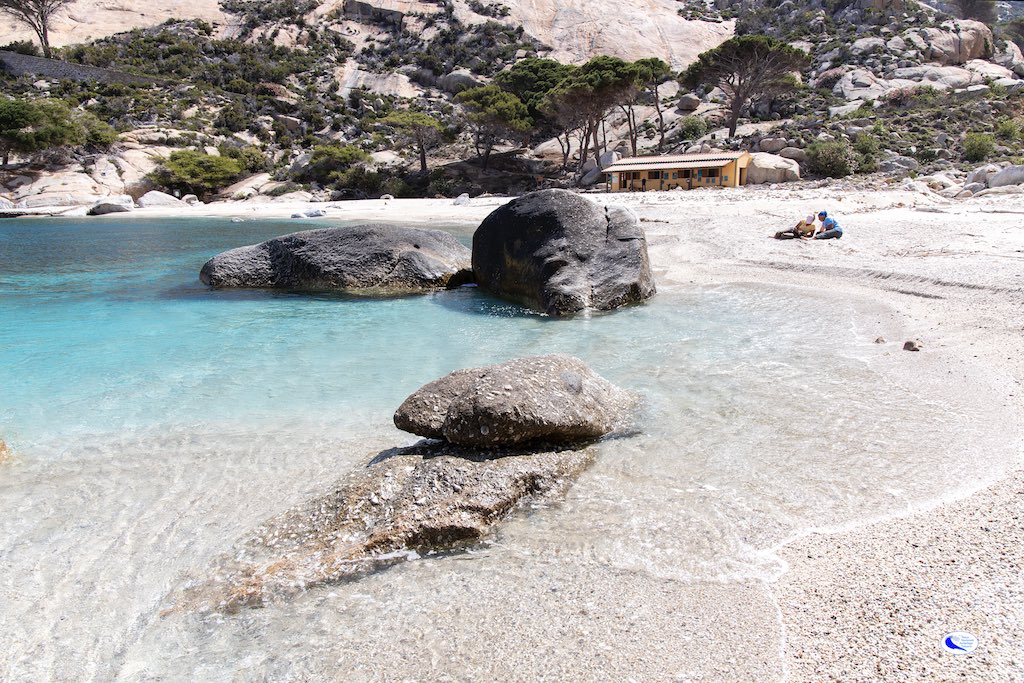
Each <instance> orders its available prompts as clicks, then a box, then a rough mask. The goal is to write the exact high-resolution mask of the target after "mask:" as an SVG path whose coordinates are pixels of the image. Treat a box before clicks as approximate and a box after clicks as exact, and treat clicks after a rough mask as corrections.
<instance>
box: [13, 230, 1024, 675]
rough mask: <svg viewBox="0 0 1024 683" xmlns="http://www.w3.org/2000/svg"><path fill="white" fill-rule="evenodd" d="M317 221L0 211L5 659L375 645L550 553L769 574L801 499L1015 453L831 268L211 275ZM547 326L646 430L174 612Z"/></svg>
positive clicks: (62, 665) (586, 571)
mask: <svg viewBox="0 0 1024 683" xmlns="http://www.w3.org/2000/svg"><path fill="white" fill-rule="evenodd" d="M314 225H318V224H317V223H313V222H307V221H304V222H301V223H299V222H296V221H265V222H259V221H250V222H245V223H231V222H230V221H227V220H217V219H189V220H170V219H168V220H147V221H144V222H142V221H133V220H131V219H128V220H125V219H120V220H119V219H70V220H31V221H28V220H18V221H4V222H0V438H2V439H5V440H6V441H7V442H8V443H9V444H10V445H11V446H12V447H13V449H14V452H15V454H16V460H15V462H14V463H9V464H8V465H5V466H3V467H4V469H3V470H0V509H4V510H8V511H16V514H7V515H3V516H0V648H2V649H3V650H4V651H5V652H8V653H11V654H10V656H9V658H8V660H7V661H6V662H5V663H2V664H0V679H3V680H39V679H41V678H55V679H60V680H111V679H113V678H116V677H117V676H118V675H121V676H122V677H123V678H125V679H127V680H143V679H145V677H144V676H143V677H141V678H140V677H135V676H133V675H131V674H132V672H135V673H138V672H139V671H143V670H148V668H151V667H156V669H158V670H161V671H163V677H162V678H161V676H160V675H156V677H157V678H158V679H161V680H178V679H180V677H181V676H182V673H181V672H182V671H188V672H192V673H193V674H195V675H197V676H198V675H199V674H197V673H196V672H202V675H201V676H199V678H205V679H207V680H225V679H227V678H229V677H230V675H231V673H232V672H233V671H236V670H237V668H238V667H239V666H242V665H241V664H240V663H239V661H236V660H235V659H232V655H231V654H230V653H232V652H242V651H246V652H248V654H246V658H247V659H246V662H248V663H249V664H252V666H254V667H256V669H258V670H259V671H264V672H266V671H285V672H289V674H288V675H291V676H300V678H301V675H306V674H309V675H313V676H314V677H316V676H318V675H321V674H323V672H325V671H328V670H331V671H333V670H334V669H331V666H333V665H332V664H331V661H334V660H331V661H328V659H325V657H326V655H324V652H327V651H331V652H333V654H332V655H331V657H336V658H340V659H339V660H338V661H340V660H342V659H344V658H345V657H348V656H350V655H352V653H353V652H367V651H368V650H367V649H366V642H365V638H364V636H363V635H362V634H364V633H368V631H367V630H366V626H367V623H368V622H367V620H371V622H372V620H373V615H374V614H375V613H376V612H378V611H379V613H381V614H390V613H393V612H394V611H396V610H401V609H403V607H402V605H403V604H409V603H411V602H416V601H417V600H419V601H420V602H422V603H425V604H426V603H431V602H432V594H431V591H434V590H440V589H439V588H438V586H441V587H451V589H452V591H454V593H453V594H451V595H448V596H447V597H446V600H447V601H448V602H447V603H446V605H447V607H446V609H455V610H457V609H459V608H460V607H459V606H460V605H461V606H462V607H463V608H464V609H465V612H464V613H465V614H470V613H472V611H473V610H472V604H473V601H474V600H476V599H482V597H481V596H483V595H485V594H486V592H487V591H488V590H490V588H489V587H491V586H492V585H494V584H493V581H494V580H495V577H501V582H502V585H505V584H508V586H509V588H508V590H514V587H515V586H520V588H521V590H522V591H524V595H523V598H522V599H523V600H531V599H533V598H531V597H530V594H529V592H530V591H532V590H538V591H545V592H544V593H543V595H540V596H537V599H538V600H541V601H543V600H547V599H548V598H547V597H545V596H547V593H546V591H548V590H549V589H548V588H547V587H544V586H541V585H539V583H538V576H552V577H557V582H558V583H559V584H560V585H565V584H572V582H573V581H574V580H575V579H574V578H573V577H575V576H582V575H594V574H595V572H596V573H597V574H599V576H600V580H601V581H602V582H605V584H602V585H610V586H614V585H616V582H618V581H623V582H626V583H627V584H629V585H638V584H637V583H636V582H648V581H652V580H659V581H660V580H668V581H682V582H692V581H701V580H708V581H739V582H742V581H746V580H749V579H751V578H757V577H765V576H771V575H774V574H775V573H777V572H778V571H779V565H778V562H777V561H776V560H775V558H774V557H773V555H772V554H771V552H770V551H769V549H770V548H771V546H772V545H774V544H776V543H778V542H779V541H780V540H782V539H784V538H786V537H787V536H790V535H792V534H794V533H797V532H799V531H800V530H801V529H805V528H808V527H812V526H819V525H829V524H843V523H847V522H850V521H853V520H856V519H858V518H862V517H865V516H871V515H879V514H885V513H887V512H892V511H898V510H902V509H905V508H906V507H907V506H910V505H913V504H915V503H917V502H920V501H923V500H927V499H928V498H930V497H934V496H937V495H940V494H942V493H944V492H946V491H948V490H950V489H951V488H955V487H957V486H964V485H970V483H971V480H970V476H973V475H977V477H981V476H982V473H984V472H985V471H986V469H987V466H988V465H991V466H992V467H997V466H999V465H1000V463H1002V462H1003V461H1005V460H1007V459H1008V457H1007V456H1006V452H1007V451H1006V450H1004V449H1003V448H1002V446H1003V443H1002V441H1000V439H1003V438H1004V437H1005V439H1009V438H1011V437H1010V435H1000V433H999V431H998V430H993V429H992V428H991V427H992V424H993V423H994V422H996V421H998V420H999V419H1000V416H999V415H996V414H993V413H992V411H991V409H990V406H988V405H986V404H985V403H983V402H981V403H979V402H977V401H976V400H974V399H973V397H968V396H963V397H961V396H958V395H957V394H956V392H955V391H950V390H949V386H948V381H949V380H948V378H947V375H946V373H945V371H944V370H942V369H938V370H936V369H931V370H927V369H925V368H926V366H925V365H923V364H922V365H921V366H920V368H919V369H916V370H915V372H914V373H909V374H908V373H906V372H904V370H905V368H904V367H903V365H904V364H905V363H907V362H909V359H911V358H913V357H915V356H917V354H902V352H899V351H896V352H894V351H893V345H891V344H890V345H885V346H880V345H877V344H874V343H873V340H874V339H875V338H876V337H877V336H878V335H879V334H880V333H882V334H887V335H891V330H889V329H886V325H887V324H888V323H886V322H884V321H885V320H886V314H885V312H884V311H882V310H879V309H877V308H874V307H872V306H871V305H869V304H864V303H859V302H857V301H853V300H839V299H835V298H830V297H829V296H828V295H827V294H812V293H808V292H804V291H799V290H784V289H776V288H766V287H761V286H757V285H750V286H724V287H703V288H701V287H684V286H682V285H676V286H667V285H664V283H660V284H659V287H660V291H659V293H658V295H657V296H656V297H655V298H654V299H652V300H651V301H650V302H649V303H647V304H646V305H643V306H638V307H634V308H629V309H625V310H621V311H618V312H615V313H614V314H610V315H594V316H591V317H580V318H575V319H572V320H551V319H549V318H546V317H544V316H539V315H535V314H531V313H528V312H525V311H523V310H522V309H519V308H518V307H515V306H512V305H509V304H506V303H503V302H500V301H497V300H494V299H492V298H489V297H487V296H485V295H483V294H482V293H481V292H479V291H478V290H476V289H475V288H463V289H460V290H458V291H454V292H440V293H436V294H430V295H424V296H414V297H404V298H393V299H368V298H359V297H341V296H327V295H321V296H312V295H308V294H294V293H287V292H231V291H211V290H208V289H207V288H206V287H204V286H203V285H202V284H201V283H200V282H199V280H198V273H199V268H200V267H201V266H202V264H203V263H204V261H205V260H206V259H208V258H209V257H211V256H213V255H214V254H216V253H218V252H219V251H222V250H224V249H228V248H232V247H235V246H239V245H242V244H251V243H254V242H258V241H262V240H264V239H267V238H269V237H272V236H275V235H279V234H283V233H286V232H291V231H293V230H297V229H299V228H308V227H312V226H314ZM451 230H452V231H453V232H454V233H455V234H456V235H457V236H459V237H460V238H461V239H463V240H465V241H466V242H467V243H468V242H469V239H470V233H471V231H470V230H468V229H465V228H458V227H452V228H451ZM655 256H656V253H655ZM655 265H656V266H657V265H658V264H657V263H655ZM551 352H567V353H572V354H575V355H577V356H579V357H581V358H582V359H584V360H585V361H586V362H588V363H589V364H590V365H591V366H592V367H594V368H595V369H596V370H597V371H598V372H600V373H601V374H603V375H604V376H606V377H608V378H609V379H611V380H612V381H614V382H616V383H617V384H619V385H621V386H623V387H626V388H629V389H631V390H634V391H636V392H639V393H640V394H641V395H642V396H643V398H644V404H643V409H642V410H641V413H640V415H639V417H638V420H639V422H638V425H637V426H638V433H637V434H636V435H634V436H632V437H630V438H621V439H613V440H609V441H607V442H605V443H603V444H601V445H599V447H598V458H597V461H596V463H595V465H594V466H593V467H592V468H591V469H590V470H589V471H588V472H587V473H585V474H584V475H583V477H581V478H580V480H579V481H578V482H577V483H576V484H575V485H574V487H573V488H572V489H571V491H570V492H569V494H568V496H567V497H566V499H565V500H564V501H562V502H561V503H559V504H558V505H555V506H552V507H548V508H544V509H540V510H537V511H534V512H533V513H532V514H528V515H521V516H519V517H517V518H515V519H513V520H511V521H510V522H509V523H508V524H507V525H506V526H505V527H504V529H503V531H502V532H501V533H500V534H499V535H498V537H497V538H496V539H495V541H494V544H493V545H491V546H489V547H488V549H487V550H486V551H481V552H479V553H473V554H470V555H467V556H464V557H462V558H461V559H460V560H453V559H446V560H427V561H424V562H422V563H413V564H415V565H417V567H411V566H410V567H408V568H397V569H394V570H391V571H389V572H386V573H384V574H382V575H380V576H378V577H374V578H373V579H372V580H368V581H367V582H366V584H365V586H364V585H363V584H362V583H361V582H357V583H355V584H352V585H347V586H341V587H336V588H332V589H330V590H329V591H324V592H322V593H320V594H318V597H316V598H315V600H314V602H312V603H310V602H299V603H296V604H295V605H281V606H277V607H274V608H271V609H269V610H266V611H263V612H261V616H259V617H255V616H251V615H249V616H246V615H243V616H241V617H239V618H238V619H237V620H234V621H228V622H226V623H224V624H221V625H219V626H216V627H215V626H214V625H211V624H210V623H208V622H205V621H203V620H202V619H198V620H197V619H196V618H192V617H182V618H179V619H170V620H164V619H161V618H158V617H157V616H156V615H157V613H158V611H159V606H160V605H161V604H164V600H165V598H166V596H167V595H168V593H169V592H170V591H172V590H173V589H174V588H175V586H178V585H180V584H181V582H182V581H184V580H186V579H188V578H195V577H202V576H203V572H204V571H207V570H208V568H209V566H210V563H211V560H212V558H214V557H216V556H218V555H220V554H222V553H224V552H227V551H228V550H229V549H230V548H231V546H232V544H233V543H234V542H235V541H236V540H238V539H239V538H241V537H243V536H244V535H245V534H246V533H247V532H248V531H249V530H251V529H252V528H253V527H254V526H255V525H257V524H259V523H260V522H262V521H264V520H266V519H267V518H269V517H271V516H273V515H275V514H277V513H279V512H280V511H281V510H283V509H284V508H286V507H287V506H289V505H292V504H295V503H298V502H300V501H302V500H305V499H307V498H309V497H310V496H312V495H315V494H317V493H318V492H321V491H323V490H324V489H325V488H326V487H329V486H330V485H331V484H332V482H333V481H335V480H336V479H338V478H340V477H341V476H342V475H344V474H345V472H347V471H349V470H350V469H351V468H353V467H358V466H361V465H363V464H365V463H366V462H367V461H368V460H369V459H370V458H371V457H372V456H373V454H374V453H375V452H377V451H379V450H381V449H384V448H387V447H389V446H394V445H396V444H403V443H408V442H410V441H412V440H413V438H412V437H410V436H409V435H407V434H403V433H401V432H399V431H397V430H396V429H394V427H393V426H392V425H391V415H392V412H393V411H394V409H395V408H396V407H397V406H398V405H399V403H400V402H401V401H402V400H403V399H404V398H405V396H407V395H408V394H409V393H411V392H412V391H413V390H415V389H416V388H418V387H419V386H421V385H422V384H424V383H426V382H428V381H430V380H432V379H435V378H437V377H438V376H440V375H442V374H444V373H446V372H448V371H450V370H453V369H455V368H460V367H471V366H478V365H482V364H486V363H492V362H498V361H502V360H506V359H508V358H512V357H516V356H523V355H530V354H541V353H551ZM936 444H941V446H940V447H937V446H935V445H936ZM964 462H972V463H973V465H974V466H973V468H972V471H971V474H970V475H968V474H965V472H964V468H963V463H964ZM527 567H531V568H534V569H530V570H527V569H525V568H527ZM538 572H539V573H538ZM29 577H30V578H29ZM631 577H632V578H631ZM552 580H555V579H552ZM541 583H543V582H541ZM545 585H546V584H545ZM374 586H376V587H375V588H374ZM396 587H400V590H399V589H398V588H396ZM456 588H457V590H456ZM444 590H447V588H444ZM609 590H612V589H609ZM659 590H660V589H659ZM680 590H681V589H680ZM361 591H369V593H372V595H373V597H372V605H373V608H372V611H363V612H360V613H359V614H358V615H353V616H352V617H351V620H350V619H349V617H348V616H347V615H348V612H346V611H345V610H340V611H339V610H336V609H331V610H330V611H329V612H330V615H331V616H330V618H329V619H328V616H327V613H326V612H324V611H323V610H320V609H319V608H316V605H319V604H320V603H321V602H322V601H323V600H326V599H327V597H326V596H330V597H331V599H332V600H333V599H335V596H340V597H338V598H337V599H338V600H340V601H341V602H342V603H343V604H345V605H352V604H356V603H358V602H359V601H360V600H368V599H369V598H367V595H368V594H369V593H366V592H361ZM609 599H611V598H609ZM594 600H596V601H597V602H601V600H602V597H601V596H596V597H594ZM612 602H614V600H612ZM423 609H426V608H423ZM491 617H493V623H492V622H491V621H488V622H487V623H488V624H490V625H491V626H495V627H496V628H500V626H496V625H500V622H501V619H502V615H501V614H494V615H491V616H489V617H487V619H490V618H491ZM424 618H426V617H424ZM431 618H433V617H431ZM437 618H442V617H437ZM444 618H449V617H444ZM480 618H484V617H480ZM537 618H538V619H539V618H542V617H537ZM485 620H486V619H485ZM429 621H430V619H428V622H429ZM372 623H376V622H372ZM410 623H414V622H410ZM452 623H458V622H452ZM359 624H362V626H359ZM486 626H487V624H484V625H483V626H481V625H480V624H479V623H476V624H475V625H474V626H473V627H472V628H473V629H477V628H481V627H486ZM541 626H542V625H540V624H538V625H537V628H540V627H541ZM549 626H550V625H549ZM467 628H468V626H467ZM552 628H553V627H552ZM378 630H379V629H378ZM314 632H315V633H314ZM538 632H539V631H538ZM314 635H315V637H314ZM366 637H368V636H366ZM296 639H297V640H296ZM342 642H344V643H345V646H344V647H345V648H346V649H345V650H344V651H339V650H338V649H337V648H339V647H341V646H340V645H338V643H342ZM313 643H315V645H314V644H313ZM332 648H334V649H333V650H332ZM409 648H412V649H411V650H409ZM406 649H407V650H408V652H407V654H408V655H409V656H418V655H419V654H422V653H417V651H416V649H415V647H413V646H411V645H408V644H407V647H406ZM182 652H187V653H188V654H182ZM285 653H287V654H285ZM240 656H241V655H239V657H240ZM481 657H484V658H486V654H483V655H481ZM385 659H386V657H385ZM441 659H442V660H443V657H442V658H441ZM284 660H287V662H288V666H284V664H282V662H283V661H284ZM381 661H382V660H381ZM481 661H484V660H481ZM155 662H162V663H161V664H160V665H159V666H158V665H157V664H155ZM249 664H246V666H248V665H249ZM466 665H467V666H469V663H467V664H466ZM382 666H383V665H382ZM396 666H397V665H396ZM122 667H125V668H122ZM242 668H243V669H244V668H245V667H244V666H243V667H242ZM385 668H386V667H385ZM296 672H298V673H296ZM405 673H407V672H402V671H398V670H388V671H385V673H382V674H381V675H380V676H378V677H376V678H375V677H372V676H366V677H359V676H356V677H355V678H354V680H399V679H401V678H402V677H403V676H404V675H405ZM185 678H189V676H185ZM193 678H194V676H193ZM256 678H259V679H260V680H263V679H264V678H260V677H259V676H256ZM265 678H267V679H275V677H274V676H272V675H268V676H265ZM284 678H285V679H288V680H292V679H289V678H288V676H284ZM243 679H248V678H247V677H243ZM296 680H297V679H296Z"/></svg>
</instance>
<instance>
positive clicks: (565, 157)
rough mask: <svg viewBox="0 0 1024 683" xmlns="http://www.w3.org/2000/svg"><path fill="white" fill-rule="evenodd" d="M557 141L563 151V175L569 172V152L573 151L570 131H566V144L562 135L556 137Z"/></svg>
mask: <svg viewBox="0 0 1024 683" xmlns="http://www.w3.org/2000/svg"><path fill="white" fill-rule="evenodd" d="M555 139H556V140H558V146H559V148H561V150H562V173H565V172H566V171H567V170H569V152H571V151H572V138H571V137H569V131H565V142H564V143H563V142H562V134H561V133H558V134H557V135H555Z"/></svg>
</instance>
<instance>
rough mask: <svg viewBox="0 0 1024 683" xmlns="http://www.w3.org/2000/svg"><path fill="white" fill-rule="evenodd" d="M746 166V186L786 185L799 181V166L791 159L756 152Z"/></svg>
mask: <svg viewBox="0 0 1024 683" xmlns="http://www.w3.org/2000/svg"><path fill="white" fill-rule="evenodd" d="M751 156H752V159H751V161H750V165H749V166H747V184H748V185H763V184H765V183H788V182H792V181H794V180H800V164H798V163H797V162H796V161H794V160H792V159H786V158H784V157H780V156H777V155H775V154H768V153H767V152H758V153H757V154H753V155H751Z"/></svg>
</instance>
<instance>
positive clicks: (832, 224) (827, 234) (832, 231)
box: [813, 211, 843, 240]
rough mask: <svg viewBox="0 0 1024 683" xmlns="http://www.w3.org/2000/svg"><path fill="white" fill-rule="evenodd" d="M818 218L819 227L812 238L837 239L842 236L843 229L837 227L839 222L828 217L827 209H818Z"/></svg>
mask: <svg viewBox="0 0 1024 683" xmlns="http://www.w3.org/2000/svg"><path fill="white" fill-rule="evenodd" d="M818 220H819V221H821V227H820V228H819V232H818V234H816V235H814V237H813V239H816V240H837V239H839V238H840V237H842V236H843V229H842V228H841V227H839V223H838V222H837V221H836V219H835V218H830V217H829V215H828V211H819V212H818Z"/></svg>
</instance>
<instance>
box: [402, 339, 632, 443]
mask: <svg viewBox="0 0 1024 683" xmlns="http://www.w3.org/2000/svg"><path fill="white" fill-rule="evenodd" d="M633 403H634V397H633V395H632V394H630V393H629V392H626V391H624V390H622V389H619V388H617V387H616V386H614V385H613V384H611V383H610V382H608V381H607V380H606V379H604V378H603V377H601V376H600V375H598V374H597V373H595V372H594V371H593V370H591V369H590V368H589V367H587V365H586V364H585V363H584V362H583V361H581V360H580V359H578V358H574V357H572V356H565V355H550V356H536V357H530V358H517V359H515V360H511V361H508V362H506V363H500V364H498V365H490V366H487V367H483V368H477V369H473V370H457V371H455V372H453V373H451V374H449V375H446V376H445V377H442V378H441V379H438V380H435V381H433V382H431V383H429V384H427V385H425V386H423V387H422V388H420V389H419V390H418V391H416V392H414V393H413V394H412V395H411V396H409V398H407V399H406V400H405V401H404V402H403V403H402V405H401V406H399V408H398V410H397V411H396V412H395V417H394V420H395V425H396V426H397V427H398V428H399V429H402V430H404V431H407V432H412V433H413V434H418V435H420V436H426V437H430V438H436V439H445V440H446V441H448V442H449V443H452V444H457V445H461V446H472V447H478V448H479V447H482V448H498V447H509V446H521V445H524V444H530V443H545V444H559V445H564V444H575V443H580V442H584V441H588V440H593V439H596V438H598V437H600V436H603V435H604V434H607V433H609V432H611V431H613V430H614V429H616V427H618V426H619V425H620V424H621V423H622V422H623V420H624V418H625V416H626V414H627V413H628V411H629V409H630V407H631V406H632V405H633Z"/></svg>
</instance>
